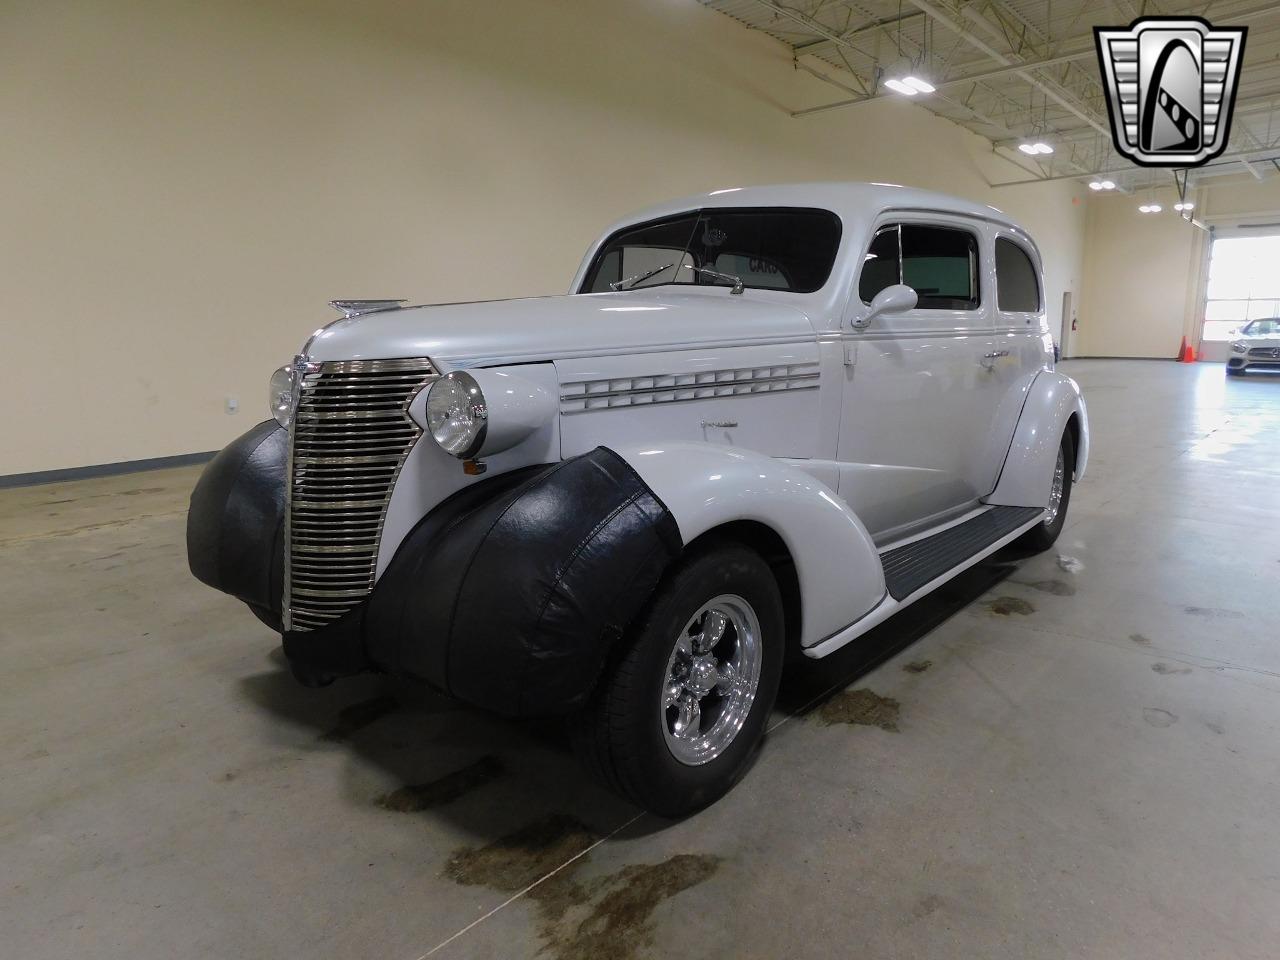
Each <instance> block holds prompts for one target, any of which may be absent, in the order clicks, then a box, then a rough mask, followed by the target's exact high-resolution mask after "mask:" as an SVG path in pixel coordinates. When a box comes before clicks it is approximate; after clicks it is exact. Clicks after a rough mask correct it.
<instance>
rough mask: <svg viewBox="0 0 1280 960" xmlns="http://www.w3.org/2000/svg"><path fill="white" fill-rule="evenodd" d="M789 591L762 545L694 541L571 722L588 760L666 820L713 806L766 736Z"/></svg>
mask: <svg viewBox="0 0 1280 960" xmlns="http://www.w3.org/2000/svg"><path fill="white" fill-rule="evenodd" d="M785 623H786V618H785V613H784V609H783V603H782V594H781V592H780V590H779V589H778V582H777V580H776V579H775V577H774V573H773V571H772V569H771V568H770V567H769V564H768V563H767V562H766V561H765V559H764V557H762V556H761V555H760V554H759V553H758V552H757V551H755V550H753V549H751V548H750V547H748V546H746V545H745V544H742V543H738V542H735V541H732V540H726V541H714V540H712V541H705V542H703V543H702V544H697V545H695V546H694V547H692V548H689V549H688V551H687V553H686V555H685V556H684V557H682V558H681V560H680V561H679V562H678V563H677V564H676V565H675V566H674V567H673V568H672V569H671V570H670V571H669V572H668V573H667V575H666V576H665V577H664V578H663V580H662V583H660V584H659V585H658V588H657V589H656V590H655V591H654V593H653V596H652V597H651V598H650V600H649V603H648V604H647V605H646V607H645V609H644V611H643V612H642V613H641V614H640V616H639V618H638V619H637V620H636V622H635V623H634V624H632V626H631V628H630V629H629V630H628V631H627V635H626V637H625V638H624V639H623V640H622V641H621V643H622V648H621V649H620V650H619V651H618V653H617V655H616V656H615V658H614V660H613V661H612V663H611V664H610V666H609V668H608V670H607V672H606V673H605V675H604V676H603V677H602V678H601V681H600V685H599V687H598V688H597V690H596V693H595V695H594V696H593V697H592V700H591V702H590V703H589V704H587V706H586V707H585V708H584V710H583V712H582V713H581V714H580V715H579V716H578V718H577V722H575V723H573V724H572V725H571V728H570V729H571V730H572V732H573V736H574V743H575V745H576V747H577V749H578V752H579V755H580V756H581V757H582V758H583V760H585V761H586V763H587V765H588V766H589V767H590V768H591V769H593V770H594V771H596V772H597V773H598V774H599V775H600V776H601V778H602V779H603V780H604V781H605V782H606V783H608V784H609V785H610V786H612V787H613V788H614V789H615V790H617V791H618V792H619V793H621V794H623V795H625V796H627V797H629V798H630V799H632V800H634V801H635V802H636V803H638V804H640V805H641V806H643V807H644V808H645V809H647V810H650V811H652V812H654V813H657V814H660V815H662V816H664V817H683V816H687V815H688V814H690V813H693V812H694V811H695V810H701V809H702V808H703V807H705V806H707V804H709V803H714V802H715V801H716V800H717V799H718V798H719V797H722V796H723V795H724V794H725V792H726V791H727V790H728V789H729V788H730V787H732V786H733V785H734V784H735V783H737V782H738V780H739V779H740V778H741V777H742V775H743V774H744V773H746V771H747V769H748V767H750V765H751V761H752V760H753V759H754V758H755V756H756V754H757V751H758V749H759V747H760V744H761V743H762V742H763V739H764V733H765V727H766V725H767V724H768V721H769V711H770V710H771V709H772V708H773V701H774V698H775V697H776V696H777V693H778V680H779V678H781V676H782V661H783V656H784V651H785V645H786V635H785Z"/></svg>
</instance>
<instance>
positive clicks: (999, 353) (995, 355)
mask: <svg viewBox="0 0 1280 960" xmlns="http://www.w3.org/2000/svg"><path fill="white" fill-rule="evenodd" d="M1008 355H1009V351H1008V350H995V351H993V352H991V353H988V354H985V355H984V356H983V358H982V359H983V360H999V359H1000V358H1001V357H1007V356H1008Z"/></svg>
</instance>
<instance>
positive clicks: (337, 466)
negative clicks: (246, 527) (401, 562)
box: [284, 357, 439, 631]
mask: <svg viewBox="0 0 1280 960" xmlns="http://www.w3.org/2000/svg"><path fill="white" fill-rule="evenodd" d="M438 376H439V374H438V373H437V371H436V369H435V367H434V366H433V365H432V364H431V361H430V360H427V359H426V358H425V357H424V358H420V359H411V360H346V361H330V362H326V363H320V364H316V365H314V366H313V368H312V369H311V370H310V371H309V372H307V373H305V374H303V375H302V379H301V383H300V384H299V389H298V407H297V410H296V412H295V413H294V418H293V426H292V427H291V428H290V430H289V497H288V509H287V510H286V512H285V554H286V556H285V583H284V593H285V596H284V608H285V614H284V627H285V629H286V630H295V631H304V630H315V629H317V628H319V627H323V626H324V625H325V624H327V623H331V622H333V621H334V620H337V619H338V618H339V617H341V616H342V615H343V614H344V613H346V612H347V611H348V610H350V609H351V608H352V607H354V606H355V605H356V604H357V603H359V602H360V600H361V599H363V598H364V597H365V596H367V595H368V593H369V591H370V590H371V589H372V588H373V578H374V574H375V573H376V572H377V564H378V546H379V543H380V542H381V539H382V524H383V521H384V520H385V518H386V514H387V504H388V503H389V502H390V500H391V490H392V488H393V487H394V486H395V481H396V477H397V476H398V475H399V473H400V468H401V466H402V465H403V464H404V460H405V457H406V456H408V454H409V450H410V449H411V448H412V447H413V444H414V443H415V442H416V441H417V439H418V437H419V436H420V435H421V433H422V430H421V428H419V427H418V425H417V424H416V423H414V422H413V420H411V419H410V418H409V415H408V408H409V404H410V403H411V402H412V401H413V398H414V397H415V396H417V394H418V391H420V390H422V389H423V387H425V386H427V385H428V384H429V383H430V382H431V381H432V380H434V379H436V378H437V377H438Z"/></svg>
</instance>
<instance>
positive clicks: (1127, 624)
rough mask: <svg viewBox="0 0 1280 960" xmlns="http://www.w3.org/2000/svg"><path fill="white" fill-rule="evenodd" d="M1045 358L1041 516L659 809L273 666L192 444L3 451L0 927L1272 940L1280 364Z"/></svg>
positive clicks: (354, 942) (85, 951)
mask: <svg viewBox="0 0 1280 960" xmlns="http://www.w3.org/2000/svg"><path fill="white" fill-rule="evenodd" d="M1064 368H1065V369H1066V370H1067V371H1068V372H1069V373H1070V374H1072V375H1074V376H1076V377H1077V378H1079V380H1080V381H1081V383H1082V384H1083V385H1084V388H1085V392H1086V395H1087V397H1088V401H1089V405H1090V410H1091V413H1092V417H1093V430H1094V453H1093V459H1092V461H1091V463H1090V472H1089V477H1088V478H1087V479H1086V481H1085V482H1084V483H1083V484H1082V485H1081V486H1079V487H1078V488H1077V489H1076V492H1075V495H1074V499H1073V502H1072V505H1071V513H1070V515H1069V517H1068V527H1067V529H1066V531H1065V532H1064V534H1063V537H1062V539H1061V541H1060V542H1059V548H1058V550H1057V551H1056V552H1051V553H1049V554H1046V555H1042V556H1039V557H1035V558H1032V559H1030V560H1025V561H1018V562H1015V561H1011V560H1010V559H1009V558H1007V557H1005V558H998V559H997V560H996V561H994V562H991V563H987V564H984V565H982V566H981V567H979V568H977V569H975V570H973V571H971V572H970V573H968V574H966V575H965V576H963V577H962V578H961V579H959V580H958V581H955V582H953V584H952V585H950V586H949V587H947V588H946V589H945V590H944V591H942V592H941V593H940V594H939V595H938V596H936V597H935V598H932V599H930V600H928V601H925V602H922V603H921V604H918V605H917V606H916V607H914V608H912V609H911V610H908V611H907V612H905V613H904V614H903V615H901V616H900V617H899V618H897V619H896V620H894V621H891V622H890V623H888V624H886V625H884V626H883V627H881V628H880V629H879V630H877V631H876V633H875V634H874V635H873V636H872V637H870V638H868V640H867V642H866V643H865V644H861V645H860V646H859V649H858V650H854V651H848V652H845V653H842V654H841V655H840V656H839V657H838V658H832V659H831V660H828V661H824V662H822V663H820V664H813V665H812V666H809V667H808V668H806V669H803V670H800V671H798V672H796V673H793V674H792V675H790V676H789V677H788V679H787V680H786V682H785V685H784V691H783V695H782V698H781V703H780V705H779V709H778V712H777V716H776V718H775V721H774V722H775V724H776V726H775V728H774V729H773V731H772V733H771V735H770V737H769V739H768V741H767V744H766V746H765V749H764V751H763V753H762V756H761V759H760V761H759V762H758V763H757V765H756V767H755V769H754V770H753V771H752V773H751V774H750V775H749V777H748V778H747V779H746V780H745V781H744V782H743V783H742V784H741V785H740V786H739V787H738V788H737V789H736V790H735V791H734V792H733V793H732V794H730V796H729V797H727V798H726V799H725V800H723V801H722V802H720V803H719V804H717V805H716V806H715V807H714V808H712V809H710V810H708V811H706V812H704V813H703V814H701V815H699V816H696V817H694V818H692V819H690V820H687V821H685V822H683V823H678V824H674V825H673V824H669V823H663V822H659V821H657V820H654V819H653V818H651V817H648V816H644V815H639V814H637V812H636V811H635V810H634V809H633V808H631V807H630V806H628V805H627V804H625V803H623V802H621V801H619V800H617V799H615V798H613V797H611V796H610V795H609V794H607V793H605V792H604V791H602V790H601V789H599V788H597V787H595V786H593V785H592V784H590V783H589V782H587V781H585V780H584V778H583V777H582V775H581V774H579V772H578V771H577V769H576V767H575V765H574V763H573V761H572V759H571V757H570V756H569V755H568V753H567V750H566V748H565V745H564V740H563V738H562V736H561V733H560V730H559V728H558V727H557V725H556V724H533V725H529V724H524V725H521V724H515V723H509V722H505V721H501V720H498V719H494V718H491V717H488V716H485V715H483V714H480V713H478V712H476V711H473V710H470V709H468V708H463V707H459V706H456V705H453V704H451V703H448V702H446V701H444V700H442V699H441V698H439V697H436V696H434V695H432V694H431V693H429V692H426V691H423V690H420V689H415V688H413V687H410V686H406V685H404V684H398V683H393V682H388V681H386V680H382V679H379V678H374V677H365V678H358V679H354V680H349V681H345V682H340V683H338V684H336V685H334V686H332V687H330V688H328V689H325V690H320V691H311V690H305V689H302V688H300V687H298V686H296V685H295V684H294V682H293V681H292V679H291V678H290V676H289V674H288V673H287V671H286V670H285V668H284V664H283V663H282V661H281V658H280V656H279V654H278V652H277V651H276V644H275V641H274V638H273V636H272V635H271V634H270V633H269V631H267V630H266V629H265V628H263V627H261V626H260V625H259V624H258V623H257V621H256V620H255V619H254V618H253V617H252V616H251V615H250V614H249V613H248V611H247V610H245V609H243V608H242V607H241V606H240V605H239V604H238V603H236V602H235V601H232V600H230V599H228V598H226V597H224V596H221V595H219V594H217V593H214V592H213V591H211V590H208V589H206V588H204V587H202V586H201V585H200V584H198V583H196V582H195V581H193V580H192V579H191V578H190V576H189V574H188V573H187V569H186V562H185V554H184V547H183V523H184V511H185V505H186V497H187V493H188V491H189V489H190V487H191V485H192V483H193V482H194V479H195V477H196V475H197V473H198V471H197V470H194V469H183V470H174V471H167V472H155V473H146V474H137V475H133V476H126V477H118V478H113V479H104V480H95V481H83V482H76V483H66V484H59V485H52V486H43V487H36V488H27V489H19V490H10V491H0V604H2V605H3V609H4V613H5V615H4V617H3V618H2V619H0V650H2V651H3V655H4V664H5V669H4V672H3V674H2V675H0V762H2V763H3V769H4V778H3V789H2V790H0V863H3V887H2V889H0V945H2V946H0V954H2V955H3V956H5V957H21V958H24V960H43V958H59V960H61V958H66V957H71V956H93V957H97V958H116V957H120V958H125V957H128V958H135V960H136V958H144V960H145V958H165V960H168V958H173V957H182V958H205V957H208V958H215V957H216V958H220V960H226V958H234V957H252V958H259V957H300V956H304V955H305V956H307V957H308V958H311V960H323V958H329V957H334V958H338V957H341V958H344V960H354V958H375V957H376V958H394V960H415V958H419V957H422V956H424V955H427V954H429V953H432V952H433V951H434V956H438V957H475V958H482V957H484V958H488V957H492V958H512V957H533V956H535V955H539V956H543V957H549V958H552V960H584V958H587V957H595V956H603V955H608V956H610V957H614V958H623V960H626V958H632V957H637V958H638V957H646V956H681V957H682V956H698V957H700V958H703V960H709V958H714V957H725V958H729V957H734V958H737V957H759V958H777V957H784V956H785V957H789V958H796V957H814V958H819V957H821V958H827V957H835V956H840V957H849V956H857V957H865V958H881V957H904V958H908V957H909V958H913V960H915V958H928V957H938V958H947V960H954V958H957V957H982V958H1002V957H1008V958H1016V960H1027V958H1044V957H1098V958H1108V960H1111V958H1117V957H1161V958H1176V957H1188V958H1193V957H1194V958H1197V960H1203V958H1208V957H1231V958H1243V957H1268V958H1270V957H1274V956H1276V953H1277V945H1280V909H1277V908H1278V907H1280V831H1277V830H1276V829H1275V809H1276V796H1277V787H1278V786H1280V782H1278V781H1280V769H1278V766H1280V764H1278V760H1280V750H1278V749H1277V746H1276V745H1277V743H1280V643H1278V642H1277V641H1278V640H1280V630H1277V626H1276V614H1275V596H1276V594H1277V588H1280V537H1277V533H1280V378H1275V379H1263V378H1261V377H1259V378H1249V379H1246V380H1243V381H1237V380H1232V381H1226V380H1225V378H1224V377H1223V373H1222V368H1221V366H1219V365H1209V364H1198V365H1195V366H1182V365H1177V364H1173V363H1164V362H1127V361H1088V362H1086V361H1075V362H1069V363H1067V364H1064ZM886 658H887V659H886ZM875 661H880V662H879V666H874V668H873V669H870V670H869V672H868V665H869V664H874V662H875ZM815 698H816V699H815ZM583 851H586V852H585V853H583ZM579 854H582V855H581V856H578V855H579ZM575 857H576V859H573V858H575ZM557 868H561V869H559V870H558V872H556V873H555V874H554V875H553V876H551V877H550V878H549V879H547V880H546V881H544V882H542V883H540V884H538V885H536V886H534V887H533V888H532V890H528V891H525V887H526V886H527V885H529V884H531V883H533V882H534V881H535V880H538V879H539V878H541V877H544V876H546V875H547V874H548V873H550V872H551V871H553V870H556V869H557ZM451 938H452V939H451Z"/></svg>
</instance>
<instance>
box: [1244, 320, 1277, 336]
mask: <svg viewBox="0 0 1280 960" xmlns="http://www.w3.org/2000/svg"><path fill="white" fill-rule="evenodd" d="M1240 332H1241V333H1243V334H1244V335H1245V336H1246V337H1280V319H1272V320H1254V321H1253V322H1252V323H1250V324H1246V326H1245V328H1244V329H1243V330H1241V331H1240Z"/></svg>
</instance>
